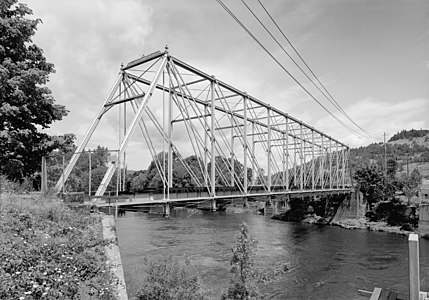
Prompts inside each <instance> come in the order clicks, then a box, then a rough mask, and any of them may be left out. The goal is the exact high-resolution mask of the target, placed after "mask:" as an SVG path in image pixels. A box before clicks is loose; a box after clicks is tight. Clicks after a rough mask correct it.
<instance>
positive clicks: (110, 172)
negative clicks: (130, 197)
mask: <svg viewBox="0 0 429 300" xmlns="http://www.w3.org/2000/svg"><path fill="white" fill-rule="evenodd" d="M166 64H167V54H164V56H163V58H162V62H161V65H160V67H159V69H158V71H157V72H156V74H155V77H154V79H153V81H152V83H151V84H150V86H149V89H148V91H147V93H146V94H145V96H144V97H143V100H142V101H141V103H140V105H139V108H138V110H137V113H136V115H135V116H134V119H133V121H132V122H131V124H130V127H129V128H128V131H127V133H126V135H125V137H124V139H123V140H122V143H121V146H120V147H119V150H118V157H121V155H123V153H124V151H125V149H126V148H127V146H128V142H129V141H130V139H131V137H132V135H133V133H134V130H135V129H136V127H137V125H138V124H139V122H140V120H141V117H142V115H143V112H144V110H145V108H146V105H147V103H148V101H149V99H150V97H151V96H152V93H153V90H154V89H155V87H156V85H157V84H158V81H159V78H160V76H161V74H162V71H164V69H165V66H166ZM112 165H113V164H112ZM112 165H111V166H109V168H108V169H107V171H106V174H104V177H103V180H102V181H101V184H100V186H99V187H98V189H97V192H96V193H95V196H102V195H103V194H104V192H105V191H106V188H107V186H108V184H109V182H110V180H111V179H112V176H113V173H114V172H115V167H114V166H112Z"/></svg>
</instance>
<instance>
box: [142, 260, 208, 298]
mask: <svg viewBox="0 0 429 300" xmlns="http://www.w3.org/2000/svg"><path fill="white" fill-rule="evenodd" d="M144 264H145V266H146V278H145V281H144V283H143V287H142V289H141V290H140V291H139V292H138V294H137V299H138V300H201V299H205V296H204V293H203V292H202V290H201V287H200V284H199V280H198V276H197V272H196V270H195V269H194V267H193V266H192V265H191V264H190V261H189V259H188V258H186V259H185V260H184V262H183V263H181V262H180V261H179V260H178V259H177V258H173V256H172V255H171V254H167V253H166V252H164V253H162V254H160V255H158V256H155V257H152V258H151V259H148V258H145V260H144Z"/></svg>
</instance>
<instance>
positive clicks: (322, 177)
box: [319, 135, 325, 189]
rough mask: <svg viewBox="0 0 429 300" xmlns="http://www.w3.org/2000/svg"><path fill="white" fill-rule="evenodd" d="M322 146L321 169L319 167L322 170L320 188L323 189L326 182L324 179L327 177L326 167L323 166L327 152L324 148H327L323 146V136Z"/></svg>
mask: <svg viewBox="0 0 429 300" xmlns="http://www.w3.org/2000/svg"><path fill="white" fill-rule="evenodd" d="M321 145H322V155H321V156H320V167H319V168H320V170H319V172H320V188H321V189H323V188H324V186H325V180H324V177H325V170H324V168H325V166H324V165H323V161H324V159H325V153H324V151H325V148H324V147H325V146H324V145H323V135H322V141H321Z"/></svg>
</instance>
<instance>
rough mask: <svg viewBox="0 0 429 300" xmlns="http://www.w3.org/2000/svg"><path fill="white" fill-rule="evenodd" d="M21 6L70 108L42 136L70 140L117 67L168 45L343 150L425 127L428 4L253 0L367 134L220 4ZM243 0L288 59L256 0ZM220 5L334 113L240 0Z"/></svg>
mask: <svg viewBox="0 0 429 300" xmlns="http://www.w3.org/2000/svg"><path fill="white" fill-rule="evenodd" d="M21 2H23V3H26V4H27V5H28V6H29V7H30V8H31V9H32V10H33V16H32V18H40V19H42V21H43V23H42V24H40V25H39V27H38V30H37V33H36V35H35V37H34V39H33V41H34V42H35V43H36V44H37V45H38V46H39V47H41V48H42V49H43V50H44V54H45V56H46V57H47V59H48V61H50V62H52V63H54V65H55V69H56V73H55V74H52V75H51V76H50V82H49V83H48V87H49V88H50V89H51V90H52V92H53V96H54V98H55V99H56V101H57V103H60V104H64V105H65V106H66V107H67V109H68V110H69V111H70V112H69V115H68V116H67V117H65V118H64V120H63V121H61V122H57V123H55V124H53V125H52V126H51V128H50V129H49V130H48V131H49V133H51V134H64V133H67V132H73V133H74V134H76V136H77V143H79V142H80V141H81V140H82V139H83V136H84V135H85V133H86V131H87V130H88V128H89V126H90V124H91V122H92V121H93V119H94V118H95V115H96V113H97V111H98V109H99V107H100V105H101V104H102V103H103V102H104V100H105V98H106V96H107V94H108V92H109V90H110V88H111V86H112V85H113V83H114V81H115V79H116V77H117V74H118V71H119V69H120V66H121V64H122V63H124V64H126V63H127V62H129V61H131V60H134V59H136V58H138V57H140V56H141V55H144V54H149V53H152V52H154V51H157V50H163V49H164V47H165V46H166V45H168V47H169V52H170V54H171V55H173V56H175V57H177V58H179V59H181V60H183V61H185V62H187V63H188V64H190V65H192V66H194V67H196V68H198V69H200V70H202V71H204V72H206V73H208V74H213V75H215V76H216V78H218V79H220V80H222V81H224V82H227V83H229V84H230V85H233V86H235V87H237V88H238V89H240V90H242V91H246V92H247V93H248V94H250V95H252V96H254V97H256V98H258V99H260V100H262V101H264V102H266V103H269V104H270V105H272V106H274V107H277V108H278V109H280V110H282V111H284V112H286V113H288V114H289V115H292V116H294V117H295V118H297V119H299V120H302V121H304V122H305V123H307V124H309V125H311V126H313V127H315V128H317V129H319V130H321V131H323V132H325V133H327V134H328V135H330V136H332V137H334V138H336V139H338V140H340V141H342V142H344V143H345V144H348V145H349V146H350V147H358V146H365V145H367V144H369V143H373V142H380V141H382V140H383V133H384V132H385V133H386V134H387V138H389V137H391V136H392V135H393V134H395V133H396V132H398V131H400V130H402V129H412V128H414V129H420V128H423V129H429V1H427V0H411V1H405V0H401V1H397V0H378V1H373V0H323V1H320V0H314V1H312V0H307V1H302V0H270V1H267V0H261V2H262V3H263V4H264V5H265V7H266V8H267V10H268V11H269V12H270V13H271V14H272V16H273V18H274V19H275V20H276V21H277V23H278V24H279V26H280V27H281V29H282V30H283V32H284V33H285V34H286V36H287V37H288V39H289V40H290V41H291V42H292V43H293V45H294V47H295V48H296V49H297V50H298V52H299V53H300V55H301V56H302V57H303V58H304V59H305V60H306V62H307V63H308V65H309V66H310V67H311V69H312V70H313V71H314V73H315V74H316V75H317V76H318V78H319V79H320V80H321V81H322V82H323V83H324V85H325V87H326V88H327V89H328V90H329V92H330V93H331V95H332V96H333V97H334V98H335V100H336V101H337V102H338V103H339V104H340V105H341V107H342V108H343V110H344V111H345V112H346V113H347V114H348V115H349V116H350V117H351V118H352V119H353V120H354V121H355V122H356V123H357V124H358V125H359V126H360V127H361V128H363V129H365V130H366V131H368V132H371V133H373V134H375V136H364V137H362V136H357V135H355V134H353V133H351V132H350V131H349V130H348V129H347V128H345V127H344V126H342V125H341V124H340V123H339V122H337V121H336V120H335V119H334V118H333V117H332V116H330V115H329V114H328V113H327V112H326V111H325V110H324V109H322V108H321V107H320V106H319V105H318V104H317V103H316V102H315V101H314V100H312V99H311V98H310V97H309V96H308V95H306V94H305V92H303V90H302V89H301V88H300V87H299V86H298V85H297V84H296V83H295V82H294V81H293V80H292V79H291V77H289V75H287V74H286V73H285V72H284V71H283V70H282V69H281V68H280V67H279V66H278V65H277V64H276V63H275V62H274V61H273V60H272V59H271V58H270V57H269V56H268V55H267V54H266V53H265V52H264V50H262V48H260V47H259V46H258V45H257V44H256V43H255V41H253V40H252V39H251V38H250V37H249V36H248V35H247V34H246V33H245V31H244V30H243V29H242V28H240V27H239V25H237V23H236V22H235V21H234V20H233V19H232V18H231V17H230V16H229V15H228V14H227V13H226V12H225V11H224V10H223V9H222V7H221V6H220V5H219V4H218V3H217V2H216V0H198V1H197V0H193V1H192V0H180V1H179V0H176V1H171V0H170V1H167V0H157V1H149V0H115V1H113V0H21ZM245 2H246V3H247V4H248V5H249V6H250V7H252V9H253V11H254V12H255V13H256V14H257V15H258V16H260V18H261V20H263V22H264V23H266V24H267V26H268V28H269V29H270V31H271V32H272V33H273V34H274V35H275V36H276V37H277V38H278V40H279V42H280V43H281V44H282V45H283V47H284V48H285V49H286V51H288V52H289V53H291V55H292V53H293V52H292V50H291V47H290V46H289V45H288V44H287V42H286V41H285V40H284V39H283V38H282V36H281V35H280V33H279V32H278V31H276V28H275V27H274V26H273V24H272V23H270V20H269V19H268V17H267V15H266V14H264V11H263V10H262V9H261V6H260V5H259V3H258V1H257V0H245ZM224 3H225V4H226V5H227V6H228V7H229V8H230V9H231V10H232V11H233V12H234V13H235V14H236V15H237V17H238V18H240V20H241V21H242V22H243V23H244V24H245V25H246V26H247V27H248V29H249V30H250V31H251V32H252V33H253V34H254V35H255V36H256V37H257V38H258V39H259V40H260V41H261V43H263V44H264V45H265V47H266V48H267V49H269V51H270V52H271V53H272V54H273V55H274V56H275V57H276V58H277V59H278V60H279V61H280V62H281V63H282V64H283V65H284V66H285V68H287V69H288V71H289V72H291V73H292V74H293V75H294V76H296V78H297V79H298V80H299V81H300V82H301V83H302V84H303V85H304V86H305V87H306V88H308V89H309V90H310V91H311V93H313V94H314V95H315V96H316V98H317V99H318V100H319V101H320V102H321V103H322V105H324V106H325V107H326V108H327V109H328V110H330V111H332V112H333V113H334V114H336V115H337V116H338V117H340V114H339V112H338V111H337V110H335V108H334V107H333V106H332V105H331V104H330V103H328V101H327V100H326V99H325V98H323V96H322V95H321V94H320V93H318V92H317V91H316V90H314V88H313V87H312V85H311V83H310V82H309V80H308V79H307V78H305V77H304V76H303V75H302V74H300V73H299V70H298V69H297V68H296V67H295V66H294V64H293V62H292V61H291V60H290V59H289V58H288V57H287V56H286V55H285V54H284V53H283V52H282V50H281V48H280V47H279V46H278V45H277V44H276V43H275V42H274V41H273V40H272V39H270V37H269V36H268V35H267V33H266V32H265V31H264V30H263V29H262V27H261V26H260V25H259V24H258V23H257V21H256V19H254V18H253V16H252V15H251V14H250V12H249V11H248V10H247V9H246V8H245V6H244V5H243V3H242V1H241V0H224ZM340 118H341V119H342V120H345V119H344V118H343V117H340ZM344 122H347V124H348V125H349V126H351V127H354V125H353V124H351V123H350V122H348V121H344ZM354 128H355V129H356V127H354ZM101 130H103V129H101ZM96 142H97V143H101V142H102V139H99V140H97V141H96Z"/></svg>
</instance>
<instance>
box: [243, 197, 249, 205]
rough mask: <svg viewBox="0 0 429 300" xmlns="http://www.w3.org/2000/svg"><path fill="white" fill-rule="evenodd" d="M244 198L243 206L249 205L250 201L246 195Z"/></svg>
mask: <svg viewBox="0 0 429 300" xmlns="http://www.w3.org/2000/svg"><path fill="white" fill-rule="evenodd" d="M243 199H244V203H243V207H248V206H249V203H248V200H247V197H244V198H243Z"/></svg>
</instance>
